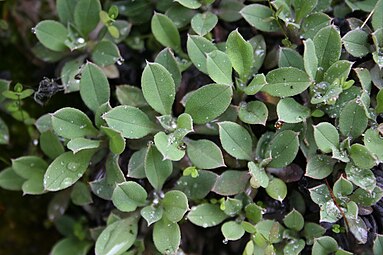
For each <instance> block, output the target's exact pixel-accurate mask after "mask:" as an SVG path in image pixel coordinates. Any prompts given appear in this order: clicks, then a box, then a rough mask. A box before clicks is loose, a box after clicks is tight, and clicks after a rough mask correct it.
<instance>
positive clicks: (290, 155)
mask: <svg viewBox="0 0 383 255" xmlns="http://www.w3.org/2000/svg"><path fill="white" fill-rule="evenodd" d="M267 150H268V153H269V156H270V158H271V162H270V163H269V164H268V167H274V168H281V167H285V166H287V165H289V164H290V163H291V162H293V160H294V159H295V157H296V155H297V153H298V150H299V140H298V134H297V133H295V132H294V131H292V130H285V131H282V132H280V133H278V134H277V135H276V136H275V137H274V138H273V140H271V142H270V144H269V147H268V149H267Z"/></svg>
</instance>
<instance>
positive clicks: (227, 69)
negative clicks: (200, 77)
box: [206, 50, 233, 85]
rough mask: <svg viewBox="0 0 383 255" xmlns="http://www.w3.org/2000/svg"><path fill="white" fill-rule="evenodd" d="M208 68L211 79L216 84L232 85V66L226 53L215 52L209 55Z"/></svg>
mask: <svg viewBox="0 0 383 255" xmlns="http://www.w3.org/2000/svg"><path fill="white" fill-rule="evenodd" d="M206 56H207V59H206V68H207V73H208V74H209V76H210V78H211V79H212V80H213V81H215V82H216V83H220V84H225V85H231V84H232V83H233V82H232V79H231V73H232V66H231V62H230V59H229V57H228V56H227V55H226V53H224V52H222V51H220V50H214V51H212V52H209V53H207V55H206Z"/></svg>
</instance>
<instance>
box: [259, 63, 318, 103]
mask: <svg viewBox="0 0 383 255" xmlns="http://www.w3.org/2000/svg"><path fill="white" fill-rule="evenodd" d="M266 81H267V83H268V84H266V85H265V86H264V87H263V88H262V91H264V92H266V93H268V94H270V95H271V96H277V97H288V96H295V95H297V94H300V93H302V92H303V91H305V90H306V89H307V88H308V87H309V86H310V84H311V81H310V78H309V76H308V75H307V74H306V73H305V72H304V71H302V70H299V69H297V68H295V67H281V68H278V69H274V70H272V71H270V72H269V73H268V74H267V75H266Z"/></svg>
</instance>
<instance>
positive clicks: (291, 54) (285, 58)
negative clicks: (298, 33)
mask: <svg viewBox="0 0 383 255" xmlns="http://www.w3.org/2000/svg"><path fill="white" fill-rule="evenodd" d="M278 66H279V67H295V68H298V69H300V70H304V64H303V58H302V56H301V55H299V53H298V52H297V51H295V50H293V49H290V48H280V49H279V60H278Z"/></svg>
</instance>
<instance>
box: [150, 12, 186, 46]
mask: <svg viewBox="0 0 383 255" xmlns="http://www.w3.org/2000/svg"><path fill="white" fill-rule="evenodd" d="M151 27H152V33H153V35H154V37H155V38H156V39H157V41H159V42H160V43H161V44H162V45H164V46H165V47H169V48H172V49H174V50H175V51H176V52H177V51H179V50H180V49H181V39H180V34H179V32H178V30H177V27H176V25H175V24H174V23H173V21H172V20H171V19H169V18H168V17H167V16H165V15H164V14H161V13H155V14H154V15H153V17H152V21H151Z"/></svg>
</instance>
